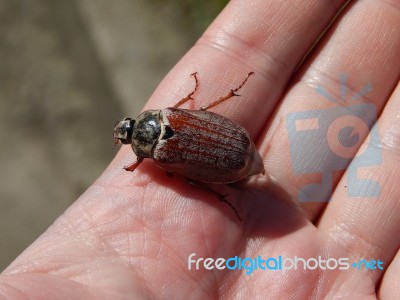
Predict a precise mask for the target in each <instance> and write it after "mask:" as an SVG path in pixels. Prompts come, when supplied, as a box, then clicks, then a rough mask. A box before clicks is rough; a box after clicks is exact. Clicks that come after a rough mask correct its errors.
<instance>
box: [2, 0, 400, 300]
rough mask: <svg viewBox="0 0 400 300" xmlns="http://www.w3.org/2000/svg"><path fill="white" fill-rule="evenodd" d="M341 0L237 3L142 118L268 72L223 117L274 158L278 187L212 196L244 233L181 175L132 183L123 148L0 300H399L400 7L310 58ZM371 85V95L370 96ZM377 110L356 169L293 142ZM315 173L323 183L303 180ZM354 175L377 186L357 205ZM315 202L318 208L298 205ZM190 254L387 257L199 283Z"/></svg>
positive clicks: (327, 40) (332, 38) (368, 14)
mask: <svg viewBox="0 0 400 300" xmlns="http://www.w3.org/2000/svg"><path fill="white" fill-rule="evenodd" d="M344 2H345V1H343V0H338V1H327V0H326V1H277V0H270V1H264V0H254V1H243V0H236V1H231V3H229V5H228V6H227V7H226V9H225V10H224V11H223V12H222V13H221V15H220V16H219V17H218V18H217V19H216V21H215V22H214V23H213V24H212V25H211V26H210V28H209V29H208V30H207V31H206V32H205V34H204V35H203V36H202V37H201V38H200V40H199V41H198V42H197V44H196V45H195V46H194V47H193V48H192V49H191V50H190V51H189V52H188V53H187V55H186V56H185V57H184V58H183V59H182V60H181V61H180V62H179V63H178V65H177V66H176V67H175V68H174V69H173V70H172V71H171V72H170V73H169V74H168V76H167V77H166V78H165V80H164V81H163V82H162V83H161V85H160V86H159V88H158V89H157V90H156V92H155V93H154V95H153V96H152V97H151V99H150V100H149V102H148V103H147V105H146V107H145V109H150V108H151V109H160V108H164V107H169V106H173V105H174V104H175V103H176V102H177V101H178V100H179V99H181V98H182V97H184V96H185V95H186V94H187V93H188V92H190V91H191V90H192V88H193V86H192V85H193V81H192V80H191V79H190V77H189V75H190V74H191V73H193V72H198V74H199V81H200V83H199V90H198V91H197V93H196V94H195V100H194V101H190V102H189V103H187V104H185V105H186V107H185V108H189V109H197V108H199V107H201V106H203V105H206V104H208V103H209V102H211V101H212V100H215V99H217V98H219V97H220V96H222V95H223V94H225V93H226V92H227V91H229V89H231V88H234V87H236V86H237V84H238V83H240V82H241V80H242V79H243V78H244V76H245V75H246V74H247V73H248V72H250V71H254V72H255V73H256V74H255V76H253V77H252V78H251V79H250V80H249V81H248V82H247V83H246V85H245V86H244V87H243V89H242V90H241V91H240V94H241V97H235V98H233V99H230V100H228V101H227V102H225V103H223V104H221V105H219V106H217V107H215V108H213V109H211V110H212V111H214V112H217V113H219V114H222V115H224V116H227V117H229V118H231V119H232V120H235V121H236V122H238V123H240V124H241V125H243V126H244V127H245V128H246V129H247V130H248V131H249V132H250V134H251V135H252V136H253V137H254V138H255V140H256V142H257V145H258V148H259V151H260V154H261V156H262V158H263V160H264V164H265V169H266V172H267V174H268V175H267V176H262V175H260V176H258V177H256V176H254V177H252V178H251V179H250V180H249V181H248V182H241V183H237V184H234V185H231V186H220V187H218V186H216V187H215V186H214V187H215V188H217V189H218V190H221V191H223V192H227V193H228V194H229V197H228V199H229V201H230V202H231V203H233V204H234V205H235V206H236V207H237V209H238V211H239V212H240V214H241V215H242V216H243V217H244V219H245V221H244V222H239V221H238V220H237V218H236V216H235V214H234V213H233V212H232V210H230V208H229V207H228V206H226V205H225V204H223V203H220V202H218V201H217V200H216V199H215V198H214V197H213V196H212V195H210V194H209V193H207V192H206V191H204V190H202V189H199V188H197V187H194V186H190V185H188V184H187V183H186V182H185V181H184V180H182V178H180V177H179V176H173V177H172V178H171V177H169V176H166V174H165V172H164V171H163V170H161V169H159V168H158V167H157V166H155V165H154V164H152V163H151V160H145V162H144V163H142V164H141V166H140V167H139V168H138V169H137V170H135V172H133V173H130V172H125V171H124V170H123V169H122V168H123V166H125V165H128V164H129V163H131V162H133V161H134V160H135V159H136V158H135V156H134V154H133V152H132V150H131V148H130V147H129V146H123V147H122V149H121V150H120V151H119V153H118V155H117V157H116V158H115V159H114V161H113V162H112V163H111V164H110V166H109V167H108V168H107V170H106V171H105V172H104V173H103V174H102V176H101V177H100V178H99V179H98V180H97V181H96V182H95V183H94V184H93V186H91V187H90V188H89V189H88V190H87V191H86V192H85V193H84V194H83V195H82V196H81V197H80V199H79V200H78V201H77V202H76V203H74V205H73V206H72V207H71V208H70V209H69V210H68V211H66V212H65V213H64V214H63V215H62V216H61V217H60V218H59V219H58V220H57V221H56V222H55V224H54V225H53V226H52V227H51V228H49V229H48V230H47V231H46V232H45V233H44V234H43V235H42V236H41V237H40V238H39V239H38V240H37V241H36V242H35V243H34V244H32V245H31V246H30V247H29V248H28V249H27V250H26V251H25V252H24V253H23V254H22V255H21V256H20V257H19V258H17V259H16V260H15V261H14V262H13V263H12V264H11V265H10V266H9V267H8V268H7V269H6V270H5V271H4V272H3V273H2V275H1V276H0V295H2V296H3V297H4V298H5V299H11V298H12V299H25V298H24V297H25V296H26V295H28V296H29V297H30V299H43V298H44V297H48V298H49V299H91V298H99V299H103V298H104V299H130V298H165V299H171V298H178V299H188V298H193V299H206V298H228V299H229V298H238V299H244V298H271V299H273V298H283V299H288V298H294V299H297V298H298V299H306V298H316V299H318V298H323V297H327V298H335V297H338V298H339V297H342V298H352V299H357V298H363V299H365V298H367V297H368V296H369V297H371V298H375V297H377V296H381V297H382V298H395V297H396V296H397V297H399V295H400V285H399V284H398V278H399V276H400V274H399V273H400V254H399V245H400V236H399V234H398V229H399V228H400V226H399V225H400V217H399V216H400V205H399V204H400V202H399V200H398V199H399V197H400V185H399V184H398V178H399V175H400V163H399V159H398V157H399V154H400V127H399V125H398V124H399V120H400V86H399V78H400V59H399V53H400V30H399V28H400V9H399V8H400V3H399V2H398V1H393V0H386V1H377V2H371V1H357V2H355V3H351V4H350V5H349V6H348V7H347V8H346V9H345V10H344V11H343V12H342V14H341V15H340V17H339V18H337V19H336V20H335V22H334V23H333V24H332V25H331V26H330V28H329V30H328V31H327V32H326V33H325V34H324V36H323V37H322V38H321V39H320V40H319V42H318V43H317V44H316V45H314V42H315V41H316V40H317V38H318V37H319V36H320V35H321V34H322V33H323V31H324V29H325V28H326V27H327V26H328V25H329V24H330V22H331V21H332V19H333V18H334V16H335V14H336V13H337V12H338V10H339V8H340V7H341V5H343V4H344ZM310 49H312V50H311V51H310ZM309 51H310V52H309ZM307 53H308V56H307V57H306V59H305V60H304V61H303V58H304V57H305V56H306V54H307ZM301 62H302V63H301ZM300 63H301V65H300ZM299 65H300V67H298V66H299ZM369 84H370V85H369ZM344 86H346V87H347V88H346V89H344ZM365 86H368V87H372V88H370V89H368V90H362V88H363V87H365ZM359 91H361V92H359ZM354 95H356V96H357V97H356V96H354ZM351 97H352V99H353V100H352V101H353V102H351V103H349V102H348V101H347V99H350V98H351ZM333 100H334V101H333ZM365 103H368V104H370V105H373V107H374V108H375V110H376V113H377V115H378V116H379V118H378V121H377V123H376V124H375V127H373V130H376V132H378V133H379V134H378V137H379V138H373V137H371V136H372V135H368V132H366V131H365V130H363V129H362V128H361V127H362V126H363V125H362V124H361V125H359V126H360V128H358V125H357V124H358V123H354V124H356V125H354V126H353V127H354V128H353V129H355V130H356V131H357V132H358V136H357V137H358V140H359V141H360V142H359V143H355V146H354V143H353V144H352V145H350V146H348V147H343V145H342V146H341V144H340V143H339V142H336V143H335V142H331V143H329V147H330V149H331V150H332V151H334V152H335V151H336V152H337V153H341V155H342V156H343V157H345V158H347V160H346V159H345V160H340V159H338V158H337V157H334V156H329V155H327V156H322V154H323V153H325V152H324V151H321V149H322V148H323V147H325V146H326V145H327V144H326V140H329V139H330V138H331V137H332V136H330V134H332V132H327V133H326V134H325V139H314V140H313V139H310V140H309V141H307V143H300V144H296V143H295V142H293V141H292V140H291V139H292V138H293V135H294V134H295V133H294V132H293V131H291V129H290V126H289V125H290V124H289V123H288V122H289V121H288V120H289V119H288V116H289V115H290V113H295V112H306V115H307V113H308V112H315V111H320V112H322V111H323V113H321V114H319V115H318V117H319V118H320V121H321V122H323V121H325V122H328V121H327V120H331V121H329V122H332V121H336V120H337V119H338V117H337V116H336V115H334V113H336V111H337V108H343V110H342V111H346V109H347V110H348V111H349V112H350V111H351V108H350V105H356V104H365ZM361 106H362V105H361ZM368 107H371V106H368ZM357 113H358V117H359V119H363V117H366V119H367V121H366V123H367V124H368V121H369V123H370V124H368V125H371V126H373V123H374V121H375V120H372V119H368V116H367V115H364V113H365V114H366V112H365V111H363V110H357ZM349 114H351V113H349ZM350 120H353V119H350ZM114 121H115V120H110V132H111V131H112V124H113V122H114ZM343 122H345V121H343ZM339 123H340V122H339ZM340 124H345V125H346V123H340ZM352 124H353V123H352ZM296 126H300V127H301V126H303V127H304V126H305V127H304V128H298V130H303V131H304V130H318V129H321V128H322V127H321V128H320V127H318V124H317V125H316V124H315V122H314V123H313V121H312V120H311V122H308V123H305V124H301V122H298V123H296ZM307 126H308V127H307ZM344 127H346V126H344ZM352 136H353V133H351V134H350V137H349V138H351V137H352ZM367 136H369V137H368V138H367ZM362 141H364V142H362ZM296 145H302V146H301V147H296ZM340 147H341V148H340ZM368 147H372V149H378V150H379V151H378V150H377V152H376V153H379V157H380V158H379V159H376V160H375V161H372V163H371V159H370V158H363V157H362V156H359V159H358V160H357V162H355V160H353V161H352V162H351V157H355V156H357V152H358V153H362V152H363V151H365V149H366V148H368ZM322 150H324V149H322ZM294 158H297V160H296V159H294ZM310 162H311V163H312V164H313V166H314V167H315V169H316V170H319V171H318V172H317V171H314V172H311V171H310V172H306V171H307V170H309V164H310ZM340 163H344V164H346V163H347V165H348V164H350V165H349V166H350V169H348V168H347V169H346V167H347V165H346V166H345V167H343V168H340V167H339V166H338V167H337V168H334V167H335V165H336V164H340ZM355 163H357V166H362V167H357V166H355V167H356V169H357V172H356V173H354V172H353V171H350V170H354V168H352V165H351V164H353V165H354V164H355ZM332 166H333V167H332ZM333 169H334V171H333ZM296 170H297V171H296ZM299 170H300V171H299ZM301 170H303V171H304V172H301ZM313 170H314V169H313ZM321 174H322V175H321ZM324 174H325V175H326V174H328V175H326V176H328V179H326V178H325V177H324V176H325V175H324ZM352 176H353V177H354V176H355V177H356V178H359V179H365V180H364V181H362V180H361V181H359V182H363V183H364V184H361V185H360V186H358V187H357V192H358V193H357V195H356V196H354V195H353V194H352V193H351V192H350V190H352V191H353V190H354V186H351V184H352V181H349V178H350V177H352ZM311 183H320V186H319V188H318V189H317V190H315V193H312V192H310V190H308V192H307V191H305V190H304V186H306V185H308V184H311ZM372 187H374V191H375V194H374V193H372V194H373V195H372V196H371V189H372ZM300 191H302V192H300ZM311 191H312V190H311ZM299 197H300V198H299ZM307 197H310V199H311V198H312V199H313V201H314V202H307V201H299V199H302V200H305V199H306V198H307ZM328 200H330V201H329V202H328ZM192 253H195V254H194V256H193V259H198V258H213V259H217V258H225V259H227V258H230V257H235V256H238V257H240V258H245V257H249V258H257V257H258V256H260V257H261V258H264V259H266V258H270V257H272V258H277V257H279V256H282V257H284V258H294V257H300V258H304V259H309V258H318V257H319V256H321V257H322V258H324V259H327V258H335V259H339V258H343V257H344V258H348V259H349V262H350V263H352V262H357V261H359V260H361V259H365V260H366V261H371V260H376V261H378V260H380V261H381V262H382V264H383V268H382V269H380V268H378V267H376V268H370V269H367V268H366V267H362V268H361V269H358V268H353V267H351V268H350V269H348V270H340V269H338V268H335V269H333V270H329V269H325V270H324V269H321V268H316V269H314V270H310V269H308V270H304V269H303V268H300V269H297V270H286V271H282V270H261V269H257V270H254V271H253V272H252V274H250V275H247V274H246V272H245V270H228V269H226V268H225V269H224V270H217V269H213V270H207V269H206V268H205V267H204V264H203V263H201V261H200V264H199V269H198V270H196V269H195V266H196V264H192V265H191V269H190V270H189V269H188V257H189V255H191V254H192Z"/></svg>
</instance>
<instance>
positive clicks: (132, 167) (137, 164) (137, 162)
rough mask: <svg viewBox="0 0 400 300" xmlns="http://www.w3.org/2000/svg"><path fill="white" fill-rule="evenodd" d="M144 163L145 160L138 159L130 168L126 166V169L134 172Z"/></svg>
mask: <svg viewBox="0 0 400 300" xmlns="http://www.w3.org/2000/svg"><path fill="white" fill-rule="evenodd" d="M142 162H143V158H138V159H137V161H136V162H134V163H132V164H130V165H129V166H125V167H124V169H125V170H126V171H130V172H133V171H135V169H136V168H137V167H138V166H139V165H140V164H141V163H142Z"/></svg>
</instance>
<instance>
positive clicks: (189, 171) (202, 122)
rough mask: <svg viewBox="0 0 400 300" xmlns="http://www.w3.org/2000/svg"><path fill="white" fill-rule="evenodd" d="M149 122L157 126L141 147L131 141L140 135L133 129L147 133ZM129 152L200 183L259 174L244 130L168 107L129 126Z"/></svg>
mask: <svg viewBox="0 0 400 300" xmlns="http://www.w3.org/2000/svg"><path fill="white" fill-rule="evenodd" d="M149 116H152V117H149ZM142 123H143V124H142ZM146 123H147V124H146ZM149 123H150V124H152V125H154V124H157V126H156V127H157V128H158V130H156V132H157V134H158V137H157V136H155V135H153V136H151V137H150V140H151V143H148V144H146V145H144V143H140V142H137V141H138V140H140V138H142V137H143V135H140V136H138V135H137V134H136V135H135V132H136V131H137V129H136V128H146V127H147V128H148V127H149ZM143 146H146V147H147V149H148V151H147V152H146V153H143V151H142V149H143ZM132 149H133V151H134V152H135V154H136V155H137V156H138V157H142V158H145V157H148V158H152V159H153V161H154V162H155V163H156V164H157V165H159V166H160V167H162V168H163V169H165V170H168V171H171V172H173V173H177V174H180V175H182V176H184V177H186V178H189V179H192V180H195V181H201V182H206V183H229V182H235V181H238V180H241V179H243V178H246V177H248V176H251V175H255V174H259V173H263V172H264V166H263V163H262V160H261V157H260V155H259V154H258V152H257V151H256V148H255V146H254V143H253V141H252V140H251V139H250V136H249V134H248V133H247V131H246V130H245V129H244V128H243V127H241V126H240V125H239V124H237V123H235V122H233V121H232V120H230V119H228V118H226V117H224V116H221V115H218V114H216V113H212V112H208V111H201V110H186V109H178V108H173V107H171V108H166V109H163V110H156V111H145V112H143V113H142V114H141V115H140V116H139V117H138V120H137V121H136V123H135V126H134V127H133V139H132Z"/></svg>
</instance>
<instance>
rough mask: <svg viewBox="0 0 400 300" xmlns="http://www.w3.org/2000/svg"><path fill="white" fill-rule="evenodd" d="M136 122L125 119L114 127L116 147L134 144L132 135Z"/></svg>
mask: <svg viewBox="0 0 400 300" xmlns="http://www.w3.org/2000/svg"><path fill="white" fill-rule="evenodd" d="M134 125H135V120H133V119H131V118H125V119H123V120H122V121H118V122H117V123H115V126H114V134H113V136H114V146H115V145H117V144H130V143H132V133H133V126H134Z"/></svg>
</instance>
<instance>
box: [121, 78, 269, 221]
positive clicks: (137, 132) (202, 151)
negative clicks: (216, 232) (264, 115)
mask: <svg viewBox="0 0 400 300" xmlns="http://www.w3.org/2000/svg"><path fill="white" fill-rule="evenodd" d="M253 74H254V73H253V72H251V73H249V74H248V75H247V77H246V79H245V80H244V81H243V82H242V84H241V85H239V87H237V88H236V89H234V90H231V91H230V92H229V93H228V94H227V95H226V96H224V97H221V98H220V99H218V100H216V101H214V102H212V103H210V104H209V105H208V106H206V107H202V108H201V109H200V110H188V109H180V108H178V107H179V106H181V105H182V104H183V103H185V102H186V101H189V100H191V99H193V98H192V95H193V94H194V92H195V91H196V90H197V85H198V80H197V77H196V73H194V74H192V75H194V78H195V80H196V88H195V89H194V91H193V92H191V93H190V94H189V95H188V96H187V97H185V98H183V99H182V100H181V101H179V102H178V103H177V104H176V105H175V106H174V107H169V108H165V109H161V110H147V111H144V112H143V113H141V114H140V115H139V116H138V117H137V119H136V120H133V119H130V118H125V119H124V120H122V121H119V122H117V123H116V124H115V127H114V139H115V144H118V143H122V144H131V146H132V149H133V151H134V152H135V154H136V156H137V162H135V163H133V164H132V165H130V166H128V167H125V169H126V170H128V171H134V170H135V169H136V167H137V166H139V165H140V163H141V162H142V161H143V159H145V158H150V159H152V160H153V161H154V162H155V163H156V164H157V165H158V166H160V167H161V168H163V169H165V170H167V171H168V172H172V173H176V174H179V175H182V176H184V177H185V178H187V179H190V180H191V181H192V182H202V183H221V184H222V183H231V182H236V181H239V180H241V179H244V178H246V177H249V176H252V175H256V174H260V173H262V174H264V173H265V171H264V165H263V161H262V159H261V157H260V154H259V153H258V152H257V150H256V147H255V145H254V143H253V141H252V140H251V138H250V136H249V134H248V133H247V131H246V130H245V129H244V128H243V127H242V126H240V125H239V124H237V123H235V122H234V121H232V120H230V119H228V118H226V117H224V116H221V115H219V114H216V113H213V112H209V111H207V109H209V108H212V107H214V106H217V105H219V104H220V103H222V102H224V101H226V100H228V99H230V98H232V97H233V96H238V95H237V94H236V92H237V91H238V90H239V89H240V88H241V87H242V86H243V85H244V84H245V82H246V81H247V79H248V78H249V76H250V75H253ZM216 194H217V195H218V197H219V199H220V200H221V201H223V202H226V203H228V205H229V206H231V208H232V209H234V211H235V212H236V214H237V216H238V218H239V219H241V218H240V216H239V214H238V212H237V210H236V209H235V208H234V207H233V206H232V205H231V204H230V203H229V202H227V201H226V200H224V198H225V196H224V195H220V194H218V193H216Z"/></svg>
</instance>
